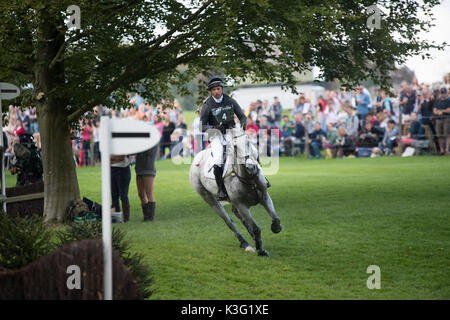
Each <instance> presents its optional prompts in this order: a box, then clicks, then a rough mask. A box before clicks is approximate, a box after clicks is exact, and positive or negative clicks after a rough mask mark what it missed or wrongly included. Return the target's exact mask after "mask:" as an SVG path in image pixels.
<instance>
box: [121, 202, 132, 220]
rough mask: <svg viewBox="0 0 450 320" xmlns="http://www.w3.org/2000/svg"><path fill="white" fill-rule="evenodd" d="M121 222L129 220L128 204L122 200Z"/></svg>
mask: <svg viewBox="0 0 450 320" xmlns="http://www.w3.org/2000/svg"><path fill="white" fill-rule="evenodd" d="M122 211H123V222H128V221H130V204H129V203H123V202H122Z"/></svg>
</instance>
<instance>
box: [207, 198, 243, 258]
mask: <svg viewBox="0 0 450 320" xmlns="http://www.w3.org/2000/svg"><path fill="white" fill-rule="evenodd" d="M200 195H201V196H202V198H203V199H204V200H205V201H206V203H208V204H209V205H210V206H211V208H213V209H214V211H216V213H217V214H218V215H219V217H221V218H222V219H223V221H225V223H226V225H227V226H228V228H230V229H231V231H233V232H234V235H235V236H236V238H238V240H239V242H240V247H241V248H243V249H247V248H249V247H250V248H251V246H250V244H249V243H248V242H247V240H245V239H244V237H243V236H242V235H241V233H240V232H239V231H238V229H237V228H236V225H235V224H234V221H233V220H232V219H231V218H230V216H229V215H228V213H227V212H226V211H225V209H224V207H223V206H222V204H221V203H220V202H219V201H217V200H216V199H215V197H214V196H213V195H212V194H211V193H209V192H208V191H207V190H204V191H203V192H200Z"/></svg>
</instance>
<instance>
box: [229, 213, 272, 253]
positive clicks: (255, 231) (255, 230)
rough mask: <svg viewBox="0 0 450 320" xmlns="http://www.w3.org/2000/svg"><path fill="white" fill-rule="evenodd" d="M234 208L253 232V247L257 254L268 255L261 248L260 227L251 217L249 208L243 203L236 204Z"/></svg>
mask: <svg viewBox="0 0 450 320" xmlns="http://www.w3.org/2000/svg"><path fill="white" fill-rule="evenodd" d="M236 208H237V209H238V211H239V213H240V214H241V216H242V217H243V218H244V219H245V221H247V224H248V225H249V227H250V229H251V230H252V232H253V235H254V240H255V247H256V250H257V251H258V255H259V256H266V257H270V255H269V253H268V252H267V251H266V250H264V249H263V246H262V239H261V229H260V228H259V226H258V225H257V224H256V222H255V220H254V219H253V217H252V215H251V213H250V210H249V208H247V207H246V206H245V205H236Z"/></svg>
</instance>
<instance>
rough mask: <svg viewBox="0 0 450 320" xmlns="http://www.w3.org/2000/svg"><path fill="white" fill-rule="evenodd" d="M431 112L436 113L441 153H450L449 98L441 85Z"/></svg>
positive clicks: (445, 89)
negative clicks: (438, 95)
mask: <svg viewBox="0 0 450 320" xmlns="http://www.w3.org/2000/svg"><path fill="white" fill-rule="evenodd" d="M433 113H434V114H435V115H436V133H437V135H438V139H439V147H440V150H441V155H444V154H445V155H449V154H450V100H449V97H448V92H447V88H445V87H442V88H441V90H440V97H439V99H437V100H436V101H435V103H434V110H433Z"/></svg>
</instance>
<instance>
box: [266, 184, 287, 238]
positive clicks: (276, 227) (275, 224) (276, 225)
mask: <svg viewBox="0 0 450 320" xmlns="http://www.w3.org/2000/svg"><path fill="white" fill-rule="evenodd" d="M261 204H262V205H263V207H264V208H265V209H266V211H267V212H268V213H269V215H270V217H271V218H272V225H271V226H270V229H271V230H272V232H273V233H279V232H280V231H281V229H283V226H282V225H281V223H280V218H278V216H277V213H276V212H275V207H274V206H273V202H272V199H271V198H270V195H269V193H268V192H267V191H266V193H265V195H264V197H263V199H261Z"/></svg>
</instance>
